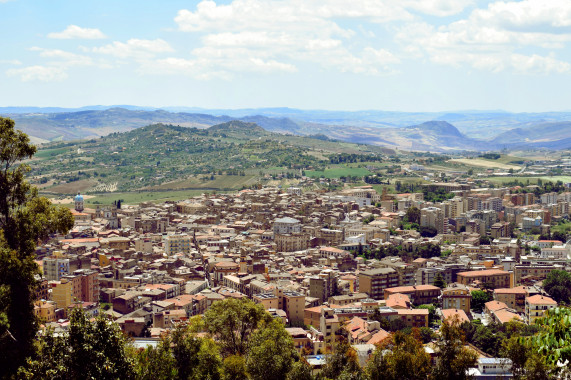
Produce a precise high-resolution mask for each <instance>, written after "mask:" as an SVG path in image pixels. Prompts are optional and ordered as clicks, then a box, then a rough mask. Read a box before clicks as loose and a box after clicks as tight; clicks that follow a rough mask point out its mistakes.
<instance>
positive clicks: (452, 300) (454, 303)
mask: <svg viewBox="0 0 571 380" xmlns="http://www.w3.org/2000/svg"><path fill="white" fill-rule="evenodd" d="M471 301H472V293H471V292H470V289H468V287H467V286H465V285H462V284H458V283H453V284H450V285H449V286H448V287H446V288H444V289H442V309H443V310H445V309H458V310H464V312H466V314H469V313H470V303H471Z"/></svg>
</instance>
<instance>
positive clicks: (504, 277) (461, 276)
mask: <svg viewBox="0 0 571 380" xmlns="http://www.w3.org/2000/svg"><path fill="white" fill-rule="evenodd" d="M476 281H478V282H479V283H480V284H482V285H484V284H487V285H488V286H490V287H491V288H493V289H495V288H511V287H512V285H513V281H512V274H511V273H510V272H506V271H504V270H500V269H485V270H476V271H469V272H460V273H458V282H459V283H460V284H462V285H470V284H473V283H474V282H476Z"/></svg>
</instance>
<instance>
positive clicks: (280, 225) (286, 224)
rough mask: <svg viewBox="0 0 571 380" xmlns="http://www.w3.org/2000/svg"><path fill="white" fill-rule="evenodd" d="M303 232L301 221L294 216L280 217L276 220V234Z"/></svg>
mask: <svg viewBox="0 0 571 380" xmlns="http://www.w3.org/2000/svg"><path fill="white" fill-rule="evenodd" d="M299 232H301V222H300V221H299V220H297V219H294V218H288V217H286V218H280V219H276V220H275V221H274V234H281V235H283V234H295V233H299Z"/></svg>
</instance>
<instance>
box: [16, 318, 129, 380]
mask: <svg viewBox="0 0 571 380" xmlns="http://www.w3.org/2000/svg"><path fill="white" fill-rule="evenodd" d="M134 367H135V363H134V360H133V358H132V356H131V355H130V354H129V351H128V345H127V337H126V336H125V335H124V334H123V332H122V331H121V329H120V328H119V326H118V325H117V324H115V323H112V322H110V321H109V320H107V319H106V318H105V317H103V316H99V317H97V318H96V319H95V322H91V321H89V319H88V316H87V315H86V314H85V313H83V311H81V310H80V309H75V310H73V311H72V313H71V317H70V326H69V333H68V334H64V335H55V334H54V333H53V332H48V333H47V335H46V336H45V337H44V338H43V339H42V340H40V342H39V343H38V351H37V357H36V358H35V359H34V360H30V361H29V362H28V363H27V365H26V367H25V368H21V370H20V373H19V377H22V378H26V379H48V378H49V379H133V378H134V377H135V371H134Z"/></svg>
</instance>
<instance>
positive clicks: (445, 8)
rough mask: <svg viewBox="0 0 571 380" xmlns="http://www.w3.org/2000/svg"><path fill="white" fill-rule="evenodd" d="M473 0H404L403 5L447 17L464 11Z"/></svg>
mask: <svg viewBox="0 0 571 380" xmlns="http://www.w3.org/2000/svg"><path fill="white" fill-rule="evenodd" d="M473 3H474V1H472V0H403V1H402V3H401V5H402V6H404V7H406V8H408V9H413V10H416V11H419V12H422V13H425V14H428V15H433V16H439V17H445V16H452V15H455V14H458V13H460V12H462V11H463V10H464V9H466V8H467V7H468V6H470V5H472V4H473Z"/></svg>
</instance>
